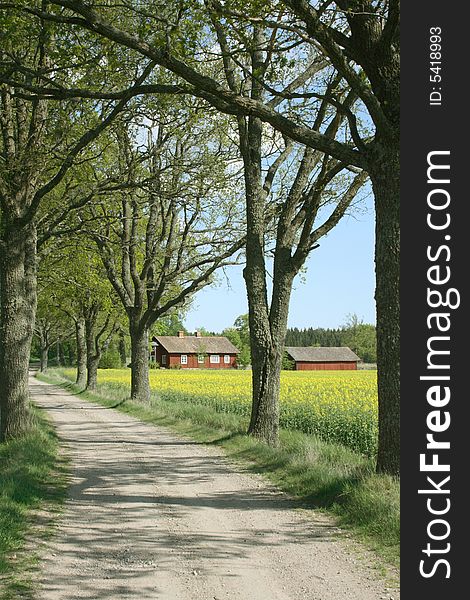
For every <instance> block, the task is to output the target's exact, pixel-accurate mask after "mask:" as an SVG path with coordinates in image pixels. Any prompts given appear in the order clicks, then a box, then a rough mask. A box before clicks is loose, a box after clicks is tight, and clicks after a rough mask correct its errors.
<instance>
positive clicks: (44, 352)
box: [39, 346, 49, 373]
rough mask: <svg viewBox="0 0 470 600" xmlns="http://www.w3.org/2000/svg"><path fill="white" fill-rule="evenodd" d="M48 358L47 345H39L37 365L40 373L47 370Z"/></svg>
mask: <svg viewBox="0 0 470 600" xmlns="http://www.w3.org/2000/svg"><path fill="white" fill-rule="evenodd" d="M48 358H49V347H48V346H41V365H40V367H39V370H40V371H41V373H45V372H46V371H47V361H48Z"/></svg>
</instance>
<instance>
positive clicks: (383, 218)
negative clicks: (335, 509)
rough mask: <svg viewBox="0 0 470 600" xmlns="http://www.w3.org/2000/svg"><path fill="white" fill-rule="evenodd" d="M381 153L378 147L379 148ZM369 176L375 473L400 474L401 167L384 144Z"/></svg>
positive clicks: (396, 156) (396, 153)
mask: <svg viewBox="0 0 470 600" xmlns="http://www.w3.org/2000/svg"><path fill="white" fill-rule="evenodd" d="M379 148H380V147H379ZM370 177H371V180H372V185H373V189H374V196H375V210H376V242H375V270H376V291H375V300H376V306H377V371H378V397H379V447H378V456H377V470H378V471H379V472H385V473H390V474H392V475H399V473H400V288H399V277H400V210H399V201H398V199H399V194H400V179H399V178H400V164H399V154H398V151H395V152H394V151H393V149H390V145H388V146H387V147H386V146H385V144H384V145H383V149H382V153H381V154H378V155H377V156H375V157H374V161H373V163H372V164H371V169H370Z"/></svg>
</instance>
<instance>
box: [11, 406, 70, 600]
mask: <svg viewBox="0 0 470 600" xmlns="http://www.w3.org/2000/svg"><path fill="white" fill-rule="evenodd" d="M31 421H32V425H31V429H30V431H29V432H28V433H27V434H25V435H24V436H22V437H21V438H19V439H16V440H12V441H9V442H7V443H4V444H0V599H1V600H13V599H15V600H17V599H18V598H24V599H28V598H33V597H34V583H33V573H32V571H33V570H34V568H35V565H36V563H37V556H36V554H35V552H34V550H33V548H32V546H33V543H31V544H28V547H27V548H26V549H25V545H26V543H27V541H28V540H29V541H31V540H32V539H34V540H35V541H37V539H38V537H44V536H45V535H47V534H48V533H49V532H50V529H51V527H50V526H51V520H50V515H51V514H52V513H53V512H56V511H58V510H60V507H61V506H62V502H63V499H64V496H65V463H64V461H60V460H59V458H58V440H57V438H56V436H55V433H54V430H53V429H52V427H51V425H50V423H49V422H48V421H47V420H46V419H45V418H44V416H43V415H41V414H40V412H39V411H38V410H37V409H32V420H31ZM42 510H46V511H47V515H48V517H47V518H46V524H45V525H44V524H41V526H40V527H39V524H38V518H37V517H38V511H42ZM41 516H42V515H41ZM41 522H42V519H41ZM30 546H31V547H30Z"/></svg>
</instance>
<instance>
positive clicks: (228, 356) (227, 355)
mask: <svg viewBox="0 0 470 600" xmlns="http://www.w3.org/2000/svg"><path fill="white" fill-rule="evenodd" d="M224 364H225V365H229V364H230V354H224Z"/></svg>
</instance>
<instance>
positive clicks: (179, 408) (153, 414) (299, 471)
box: [48, 371, 399, 566]
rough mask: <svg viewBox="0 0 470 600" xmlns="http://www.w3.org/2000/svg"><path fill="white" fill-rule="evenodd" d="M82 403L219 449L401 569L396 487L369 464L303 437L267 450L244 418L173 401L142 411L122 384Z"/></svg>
mask: <svg viewBox="0 0 470 600" xmlns="http://www.w3.org/2000/svg"><path fill="white" fill-rule="evenodd" d="M62 375H63V371H62V374H61V372H60V371H59V372H57V371H51V372H49V377H48V378H49V379H50V378H51V377H52V380H55V382H62V385H65V386H66V387H68V389H69V390H70V391H72V392H75V393H76V392H78V391H80V390H78V389H77V388H76V386H74V385H73V384H72V383H66V384H64V379H63V376H62ZM69 381H70V380H69ZM80 396H81V397H82V398H84V399H88V400H94V401H96V402H99V403H100V404H102V405H104V406H108V407H110V408H117V409H119V410H121V411H123V412H126V413H128V414H131V415H133V416H135V417H137V418H139V419H141V420H144V421H147V422H150V423H155V424H159V425H164V426H167V427H169V428H171V429H173V430H175V431H177V432H180V433H183V434H185V435H187V436H190V437H191V438H192V439H195V440H197V441H200V442H203V443H207V444H214V445H217V446H220V447H222V448H224V450H225V452H226V453H227V454H228V456H230V457H231V458H232V459H234V460H235V461H238V462H240V463H241V464H242V465H243V467H244V468H246V469H248V470H251V471H253V472H257V473H262V474H264V475H265V476H266V477H267V478H269V480H270V481H272V482H274V483H275V484H276V485H278V486H279V487H280V489H282V490H284V491H286V492H288V493H289V494H291V495H292V496H294V497H296V498H298V499H299V500H300V501H301V502H302V505H303V506H306V507H315V508H317V509H320V510H325V511H327V512H328V513H329V514H331V515H334V517H335V518H336V519H337V522H338V524H339V525H342V526H343V527H345V528H347V529H349V530H350V531H351V532H352V533H353V534H354V536H355V537H356V538H360V539H361V540H362V541H364V542H365V543H366V544H367V546H368V547H370V548H372V549H374V550H375V551H376V552H377V553H378V555H379V556H381V557H382V558H383V559H385V561H386V562H388V563H390V564H392V565H396V566H397V565H398V557H399V483H398V481H397V480H396V479H394V478H391V477H387V476H384V475H377V474H376V473H375V469H374V461H373V460H372V459H371V458H368V457H365V456H363V455H361V454H358V453H356V452H353V451H352V450H350V449H349V448H346V447H345V446H342V445H339V444H332V443H327V442H325V441H323V440H321V439H320V438H318V437H316V436H314V435H308V434H305V433H302V432H300V431H289V430H281V435H280V438H281V443H280V447H279V448H270V447H268V446H266V445H265V444H263V443H261V442H260V441H258V440H256V439H254V438H252V437H250V436H247V435H245V432H246V428H247V425H248V419H247V418H246V417H245V416H242V415H237V414H233V413H225V412H218V411H217V410H216V409H215V408H214V407H211V406H210V405H201V404H198V403H192V402H190V401H187V400H181V399H178V398H176V397H175V398H174V399H173V400H168V399H166V400H163V399H161V398H160V397H159V395H158V394H157V393H153V394H152V399H151V402H150V404H146V405H142V404H139V403H135V402H132V401H131V400H130V399H129V388H128V387H127V386H126V385H125V384H123V385H116V383H114V384H111V385H109V384H102V383H101V384H99V385H98V390H97V393H96V394H95V395H92V394H89V393H87V392H81V393H80ZM166 397H167V396H166ZM167 398H168V397H167Z"/></svg>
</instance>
